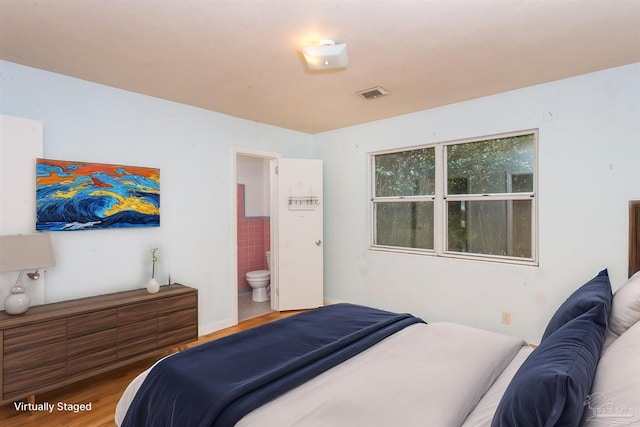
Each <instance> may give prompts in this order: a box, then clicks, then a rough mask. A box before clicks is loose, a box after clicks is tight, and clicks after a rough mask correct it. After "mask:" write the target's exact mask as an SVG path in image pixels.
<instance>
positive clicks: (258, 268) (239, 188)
mask: <svg viewBox="0 0 640 427" xmlns="http://www.w3.org/2000/svg"><path fill="white" fill-rule="evenodd" d="M275 158H276V157H275V155H271V154H269V153H258V152H237V153H236V161H235V163H236V180H235V181H236V189H235V191H236V201H237V209H236V246H237V255H236V256H237V313H238V321H239V322H240V321H243V320H246V319H250V318H252V317H256V316H260V315H262V314H265V313H269V312H271V311H272V304H271V298H270V297H271V295H270V293H271V287H270V276H271V275H270V266H269V263H268V258H269V257H270V250H271V216H272V215H271V173H272V171H271V168H272V167H271V162H272V160H273V159H275ZM249 281H251V283H249ZM262 285H264V286H262Z"/></svg>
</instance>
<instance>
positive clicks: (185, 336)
mask: <svg viewBox="0 0 640 427" xmlns="http://www.w3.org/2000/svg"><path fill="white" fill-rule="evenodd" d="M197 339H198V325H191V326H187V327H184V328H181V329H173V330H171V331H168V332H165V333H163V334H160V335H158V348H162V347H170V346H176V345H179V344H184V343H188V342H191V341H195V340H197Z"/></svg>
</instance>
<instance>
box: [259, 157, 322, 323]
mask: <svg viewBox="0 0 640 427" xmlns="http://www.w3.org/2000/svg"><path fill="white" fill-rule="evenodd" d="M276 179H277V199H278V200H277V209H278V212H277V220H276V233H275V236H276V238H275V242H274V246H275V248H276V254H277V255H276V258H277V260H276V262H275V263H273V262H272V264H275V265H274V266H272V267H275V271H272V273H275V282H276V289H275V294H276V295H275V298H274V302H275V303H276V304H274V307H273V308H274V309H276V310H279V311H284V310H297V309H303V308H315V307H320V306H321V305H322V304H323V278H322V271H323V242H322V224H323V219H322V206H323V200H322V161H321V160H310V159H283V158H280V159H278V164H277V169H276ZM273 269H274V268H272V270H273ZM271 293H272V294H273V293H274V290H273V289H272V292H271ZM272 296H274V295H272Z"/></svg>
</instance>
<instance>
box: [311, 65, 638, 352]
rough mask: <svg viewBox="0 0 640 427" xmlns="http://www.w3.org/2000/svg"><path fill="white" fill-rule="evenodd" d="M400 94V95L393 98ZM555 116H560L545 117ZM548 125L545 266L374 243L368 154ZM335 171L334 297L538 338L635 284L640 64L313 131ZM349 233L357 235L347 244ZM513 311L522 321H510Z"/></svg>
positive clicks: (542, 234)
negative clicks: (591, 292) (568, 305)
mask: <svg viewBox="0 0 640 427" xmlns="http://www.w3.org/2000/svg"><path fill="white" fill-rule="evenodd" d="M394 96H395V95H394ZM547 112H553V114H554V116H556V118H557V120H554V121H545V118H544V117H545V113H547ZM534 128H538V129H539V169H538V171H539V192H538V202H539V247H540V266H539V267H527V266H516V265H505V264H499V263H491V262H477V261H465V260H456V259H446V258H436V257H427V256H418V255H403V254H394V253H387V252H374V251H370V250H369V249H368V248H369V236H370V232H369V230H370V224H371V221H370V209H369V200H370V189H369V185H370V184H369V178H368V176H369V163H368V162H369V160H368V159H369V155H368V153H370V152H372V151H377V150H383V149H391V148H398V147H407V146H412V145H422V144H429V143H435V142H443V141H451V140H457V139H463V138H472V137H479V136H484V135H492V134H498V133H503V132H511V131H518V130H526V129H534ZM314 150H315V156H316V157H317V158H320V159H322V160H323V161H324V165H325V187H324V189H325V190H324V193H325V197H324V204H325V224H324V227H325V270H324V271H325V297H326V298H327V299H329V300H332V301H352V302H359V303H363V304H369V305H373V306H380V307H384V308H387V309H390V310H398V311H410V312H413V313H416V314H418V315H420V316H423V317H424V318H425V319H426V320H428V321H443V320H447V321H455V322H459V323H465V324H469V325H474V326H478V327H482V328H486V329H491V330H496V331H502V332H506V333H511V334H515V335H519V336H523V337H525V338H527V339H529V340H531V341H533V342H536V341H537V340H538V339H539V338H540V336H541V334H542V331H543V329H544V326H545V325H546V322H547V321H548V319H549V318H550V317H551V315H552V313H553V312H554V311H555V309H556V308H557V307H558V306H559V305H560V303H561V302H562V301H563V300H564V299H565V298H566V297H567V296H569V294H570V293H571V292H573V290H575V289H576V288H577V287H578V286H579V285H581V284H582V283H584V282H585V281H586V280H588V279H590V278H591V277H593V276H594V275H595V274H596V273H597V272H598V271H599V270H600V269H601V268H605V267H608V268H609V271H610V274H611V277H612V282H613V286H614V288H616V289H617V287H619V286H620V285H621V284H622V283H623V282H624V280H625V279H626V277H627V263H628V255H627V251H628V211H629V208H628V203H629V200H632V199H640V172H639V171H640V63H637V64H633V65H629V66H625V67H620V68H615V69H610V70H605V71H602V72H598V73H593V74H588V75H583V76H579V77H575V78H571V79H566V80H561V81H556V82H551V83H548V84H543V85H539V86H534V87H529V88H525V89H522V90H516V91H512V92H507V93H503V94H499V95H495V96H490V97H485V98H480V99H475V100H471V101H467V102H462V103H458V104H453V105H449V106H445V107H441V108H434V109H431V110H427V111H421V112H418V113H414V114H408V115H404V116H400V117H396V118H392V119H388V120H381V121H377V122H371V123H367V124H363V125H358V126H353V127H349V128H345V129H340V130H336V131H331V132H326V133H324V134H319V135H315V136H314ZM346 236H348V237H346ZM502 311H508V312H511V313H512V325H511V326H504V325H502V324H501V323H500V322H501V313H502Z"/></svg>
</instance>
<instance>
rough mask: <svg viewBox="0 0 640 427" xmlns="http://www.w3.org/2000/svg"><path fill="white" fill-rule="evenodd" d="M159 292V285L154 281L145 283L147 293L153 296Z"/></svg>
mask: <svg viewBox="0 0 640 427" xmlns="http://www.w3.org/2000/svg"><path fill="white" fill-rule="evenodd" d="M159 290H160V283H158V281H157V280H156V279H149V281H148V282H147V292H149V293H150V294H155V293H157V292H158V291H159Z"/></svg>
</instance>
